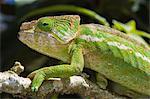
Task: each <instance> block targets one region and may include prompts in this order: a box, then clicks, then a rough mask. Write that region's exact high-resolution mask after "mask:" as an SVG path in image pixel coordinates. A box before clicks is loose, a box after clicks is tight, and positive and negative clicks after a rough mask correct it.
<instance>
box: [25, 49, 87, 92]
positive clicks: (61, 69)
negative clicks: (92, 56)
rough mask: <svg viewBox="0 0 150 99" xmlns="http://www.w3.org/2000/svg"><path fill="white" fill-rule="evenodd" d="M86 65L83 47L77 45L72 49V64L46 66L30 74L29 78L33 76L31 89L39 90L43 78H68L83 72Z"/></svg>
mask: <svg viewBox="0 0 150 99" xmlns="http://www.w3.org/2000/svg"><path fill="white" fill-rule="evenodd" d="M83 67H84V59H83V54H82V48H80V47H75V48H73V51H72V58H71V63H70V65H67V64H64V65H57V66H51V67H44V68H41V69H39V70H36V71H34V72H32V73H31V74H29V75H28V77H29V78H33V77H34V78H33V81H32V85H31V89H32V91H38V88H39V87H40V85H41V84H42V82H43V80H45V79H48V78H52V77H60V78H66V77H70V76H72V75H77V74H79V73H81V72H82V70H83Z"/></svg>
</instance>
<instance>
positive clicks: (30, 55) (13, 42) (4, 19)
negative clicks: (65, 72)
mask: <svg viewBox="0 0 150 99" xmlns="http://www.w3.org/2000/svg"><path fill="white" fill-rule="evenodd" d="M58 4H65V5H66V4H67V5H75V6H79V7H83V8H87V9H90V10H92V11H95V12H96V13H98V14H100V15H101V16H103V17H105V18H106V19H107V20H108V22H109V23H110V24H112V20H113V19H115V20H118V21H120V22H122V23H126V22H128V21H129V20H131V19H134V20H135V21H136V23H137V29H139V30H143V31H145V32H148V33H150V20H149V18H150V16H149V15H150V13H149V10H150V2H149V0H1V1H0V7H1V8H0V37H1V40H0V44H1V48H0V49H1V51H0V52H1V53H0V55H1V57H0V58H1V60H0V63H1V64H0V66H1V68H0V70H1V71H4V70H8V69H9V68H10V67H11V66H13V64H14V62H15V61H19V62H21V63H22V65H24V66H25V72H24V73H22V75H23V76H26V75H27V74H28V73H29V72H31V71H33V70H35V69H37V68H40V67H41V66H48V65H55V64H59V63H60V61H59V60H56V59H53V58H49V57H47V56H44V55H41V54H40V53H38V52H35V51H33V50H31V49H29V48H28V47H27V46H25V45H24V44H22V43H21V42H20V41H19V40H18V38H17V33H18V31H19V27H20V25H21V23H20V20H21V18H23V16H25V15H26V14H28V13H29V12H32V11H34V10H36V9H40V8H42V7H46V6H53V5H58ZM64 14H79V15H80V16H81V24H83V23H98V22H97V21H96V20H94V19H92V18H90V17H87V16H86V15H84V14H80V13H75V12H49V13H44V14H39V15H36V16H31V17H29V18H27V19H25V20H24V21H31V20H33V19H38V18H39V17H42V16H55V15H64ZM144 39H145V40H146V41H147V42H148V43H150V41H149V39H147V38H144ZM3 98H4V96H3ZM5 98H6V97H5Z"/></svg>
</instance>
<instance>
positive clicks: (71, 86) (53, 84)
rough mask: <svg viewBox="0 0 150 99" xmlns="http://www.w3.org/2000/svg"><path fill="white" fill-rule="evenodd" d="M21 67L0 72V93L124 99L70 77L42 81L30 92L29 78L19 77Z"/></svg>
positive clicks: (87, 81)
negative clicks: (39, 85)
mask: <svg viewBox="0 0 150 99" xmlns="http://www.w3.org/2000/svg"><path fill="white" fill-rule="evenodd" d="M23 70H24V69H23V66H22V65H21V64H20V63H19V62H16V63H15V65H14V66H13V68H11V70H8V71H5V72H0V75H1V76H0V92H6V93H10V94H13V95H14V96H16V97H20V98H28V97H31V98H39V99H41V98H45V97H46V96H47V95H54V94H75V93H76V94H79V95H80V96H82V97H84V98H85V97H89V98H90V99H91V98H92V99H104V98H105V99H126V98H123V97H121V96H117V95H113V94H112V93H110V92H108V91H107V90H102V89H100V88H99V87H98V86H97V85H96V84H94V83H93V82H91V81H89V80H87V79H86V78H83V77H81V76H71V77H70V78H69V79H60V78H50V79H49V80H47V81H44V83H43V84H42V86H41V87H40V88H39V90H38V92H31V89H30V84H31V80H30V79H29V78H23V77H19V76H18V74H20V72H19V71H21V72H22V71H23ZM16 71H17V73H18V72H19V73H18V74H17V73H15V72H16Z"/></svg>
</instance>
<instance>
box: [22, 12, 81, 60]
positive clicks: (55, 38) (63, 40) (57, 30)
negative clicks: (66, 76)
mask: <svg viewBox="0 0 150 99" xmlns="http://www.w3.org/2000/svg"><path fill="white" fill-rule="evenodd" d="M79 21H80V18H79V16H73V15H70V16H69V15H66V16H55V17H44V18H40V19H39V20H34V21H31V22H25V23H23V24H22V25H21V27H20V32H19V40H20V41H22V42H23V43H24V44H26V45H27V46H28V47H30V48H32V49H34V50H36V51H38V52H40V53H42V54H45V55H48V56H50V57H54V58H57V59H60V60H62V61H64V62H68V61H69V60H70V55H69V54H68V47H69V44H70V43H71V40H72V39H73V38H74V37H76V33H77V31H78V26H79Z"/></svg>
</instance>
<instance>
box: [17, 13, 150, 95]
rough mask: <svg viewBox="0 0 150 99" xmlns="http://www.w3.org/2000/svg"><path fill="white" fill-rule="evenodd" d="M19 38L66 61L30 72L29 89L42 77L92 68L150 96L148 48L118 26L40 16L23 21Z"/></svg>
mask: <svg viewBox="0 0 150 99" xmlns="http://www.w3.org/2000/svg"><path fill="white" fill-rule="evenodd" d="M19 35H20V36H19V39H20V40H21V41H22V42H23V43H24V44H26V45H27V46H29V47H30V48H32V49H34V50H36V51H38V52H40V53H42V54H44V55H48V56H50V57H53V58H56V59H59V60H62V61H64V62H67V63H68V64H64V65H57V66H53V67H44V68H41V69H39V70H36V71H34V72H32V73H31V74H30V75H29V76H28V77H30V78H33V81H32V90H33V91H38V88H39V87H40V85H41V84H42V82H43V80H45V79H48V78H50V77H60V78H66V77H70V76H72V75H77V74H80V73H81V72H82V70H83V68H89V69H92V70H94V71H96V72H98V73H100V74H101V75H103V76H104V77H105V78H107V79H109V80H111V81H113V82H115V83H117V84H119V85H121V86H123V87H125V88H127V89H129V90H132V91H134V92H137V93H138V94H141V95H147V96H150V48H149V47H147V46H145V45H144V44H141V43H139V42H138V41H136V40H134V39H133V38H130V37H128V36H127V35H126V34H123V33H121V32H119V31H117V30H114V29H111V28H109V27H104V26H101V25H98V24H83V25H80V17H79V16H78V15H64V16H54V17H43V18H40V19H38V20H34V21H32V22H29V23H24V24H22V26H21V30H20V32H19Z"/></svg>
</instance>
